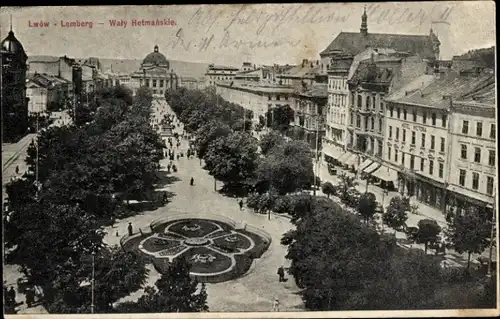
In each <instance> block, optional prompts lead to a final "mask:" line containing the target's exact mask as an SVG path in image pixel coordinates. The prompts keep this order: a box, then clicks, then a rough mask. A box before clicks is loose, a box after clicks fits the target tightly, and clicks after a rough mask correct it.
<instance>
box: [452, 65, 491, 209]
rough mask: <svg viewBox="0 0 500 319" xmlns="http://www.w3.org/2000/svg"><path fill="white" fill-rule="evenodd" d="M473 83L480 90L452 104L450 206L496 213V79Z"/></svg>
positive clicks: (478, 79) (481, 79)
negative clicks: (475, 208) (494, 206)
mask: <svg viewBox="0 0 500 319" xmlns="http://www.w3.org/2000/svg"><path fill="white" fill-rule="evenodd" d="M471 81H474V83H475V84H476V87H475V88H474V89H473V90H471V92H470V93H468V94H465V95H463V96H461V97H460V98H459V100H453V101H452V103H451V110H452V112H451V118H450V126H451V127H450V134H451V136H450V139H451V141H450V142H449V144H450V146H449V147H450V149H451V151H450V154H449V155H450V166H449V173H448V183H447V185H448V186H447V188H446V190H447V193H448V196H447V199H446V204H447V206H448V208H452V210H451V211H454V212H456V211H458V212H460V211H461V210H463V209H464V208H466V207H469V206H479V207H487V208H489V209H492V208H493V204H494V197H495V196H496V195H495V191H496V190H495V188H496V186H495V185H498V180H497V174H496V165H497V152H496V146H497V143H496V136H497V128H496V119H495V108H496V103H495V86H496V85H495V76H494V75H493V74H489V75H488V74H485V75H484V76H483V77H480V78H476V79H474V78H472V79H471ZM448 211H449V210H448Z"/></svg>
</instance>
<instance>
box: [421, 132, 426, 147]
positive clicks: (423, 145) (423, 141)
mask: <svg viewBox="0 0 500 319" xmlns="http://www.w3.org/2000/svg"><path fill="white" fill-rule="evenodd" d="M420 142H421V143H422V146H421V147H422V148H424V147H425V133H422V140H421V141H420Z"/></svg>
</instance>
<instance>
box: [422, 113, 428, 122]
mask: <svg viewBox="0 0 500 319" xmlns="http://www.w3.org/2000/svg"><path fill="white" fill-rule="evenodd" d="M426 122H427V113H425V112H424V114H422V123H424V124H425V123H426Z"/></svg>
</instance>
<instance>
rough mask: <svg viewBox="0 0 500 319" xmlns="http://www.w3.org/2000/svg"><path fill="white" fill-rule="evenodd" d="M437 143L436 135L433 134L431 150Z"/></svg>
mask: <svg viewBox="0 0 500 319" xmlns="http://www.w3.org/2000/svg"><path fill="white" fill-rule="evenodd" d="M435 144H436V137H435V136H434V135H431V150H433V149H434V146H435Z"/></svg>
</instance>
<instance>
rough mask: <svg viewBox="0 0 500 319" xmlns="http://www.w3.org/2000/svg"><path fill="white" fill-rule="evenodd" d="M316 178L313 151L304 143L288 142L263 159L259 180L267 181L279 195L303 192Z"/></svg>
mask: <svg viewBox="0 0 500 319" xmlns="http://www.w3.org/2000/svg"><path fill="white" fill-rule="evenodd" d="M313 178H314V172H313V164H312V159H311V151H310V149H309V148H308V147H307V145H305V144H304V143H302V142H297V141H286V142H285V143H283V144H279V145H277V146H276V147H274V148H273V149H272V150H271V151H269V152H268V154H267V156H266V157H265V158H263V159H261V161H260V163H259V167H258V169H257V179H258V180H259V181H265V182H266V184H268V185H269V186H270V188H271V189H272V190H273V191H274V192H276V193H277V194H278V195H285V194H287V193H293V192H295V191H298V190H302V189H304V188H305V187H307V185H310V184H311V182H312V180H313Z"/></svg>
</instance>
